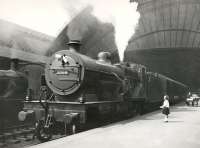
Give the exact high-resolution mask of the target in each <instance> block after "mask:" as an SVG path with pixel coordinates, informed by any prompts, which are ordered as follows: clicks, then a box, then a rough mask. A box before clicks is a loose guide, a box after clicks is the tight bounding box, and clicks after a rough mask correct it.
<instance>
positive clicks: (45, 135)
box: [35, 120, 52, 142]
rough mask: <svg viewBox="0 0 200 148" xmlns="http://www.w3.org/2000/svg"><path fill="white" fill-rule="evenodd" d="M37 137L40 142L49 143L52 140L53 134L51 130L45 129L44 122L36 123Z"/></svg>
mask: <svg viewBox="0 0 200 148" xmlns="http://www.w3.org/2000/svg"><path fill="white" fill-rule="evenodd" d="M36 124H37V125H36V129H35V130H36V133H35V135H36V137H37V138H38V140H40V141H41V142H46V141H49V140H50V139H51V138H52V132H51V129H50V128H45V127H44V121H43V120H40V121H38V122H37V123H36Z"/></svg>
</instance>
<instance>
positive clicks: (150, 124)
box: [31, 103, 200, 148]
mask: <svg viewBox="0 0 200 148" xmlns="http://www.w3.org/2000/svg"><path fill="white" fill-rule="evenodd" d="M170 111H171V113H170V115H169V122H164V120H163V119H164V116H163V115H162V114H161V110H158V111H154V112H151V113H148V114H145V115H143V116H137V117H134V118H131V119H129V120H125V121H121V122H117V123H114V124H111V125H108V126H104V127H100V128H96V129H93V130H89V131H86V132H82V133H78V134H75V135H72V136H69V137H65V138H61V139H58V140H53V141H50V142H46V143H42V144H38V145H35V146H33V147H31V148H65V147H68V148H112V147H113V148H131V147H132V148H134V147H135V148H200V107H191V106H186V105H185V104H183V103H182V104H179V105H177V106H173V107H171V108H170Z"/></svg>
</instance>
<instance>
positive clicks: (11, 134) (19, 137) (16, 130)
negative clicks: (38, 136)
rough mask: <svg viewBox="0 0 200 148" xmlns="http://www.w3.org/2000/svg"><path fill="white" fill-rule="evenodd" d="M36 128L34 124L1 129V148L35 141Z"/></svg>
mask: <svg viewBox="0 0 200 148" xmlns="http://www.w3.org/2000/svg"><path fill="white" fill-rule="evenodd" d="M33 133H34V126H33V125H32V124H23V125H17V126H10V127H5V128H4V129H1V133H0V147H9V148H10V145H13V144H19V143H21V142H24V141H26V142H28V141H31V140H32V139H33Z"/></svg>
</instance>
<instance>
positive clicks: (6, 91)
mask: <svg viewBox="0 0 200 148" xmlns="http://www.w3.org/2000/svg"><path fill="white" fill-rule="evenodd" d="M16 63H17V61H16V60H12V61H11V66H10V70H0V84H1V85H0V131H1V130H3V129H4V127H5V126H6V127H9V126H13V125H17V124H20V123H19V121H18V118H17V115H18V112H19V111H20V110H22V109H23V103H22V102H23V100H24V98H25V96H26V91H27V87H28V80H27V77H26V75H25V74H24V73H22V72H20V71H16V70H15V69H16V68H15V66H16Z"/></svg>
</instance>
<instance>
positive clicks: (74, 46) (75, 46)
mask: <svg viewBox="0 0 200 148" xmlns="http://www.w3.org/2000/svg"><path fill="white" fill-rule="evenodd" d="M67 45H68V47H69V50H70V51H73V52H79V51H80V47H81V41H79V40H70V41H69V42H68V43H67Z"/></svg>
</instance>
